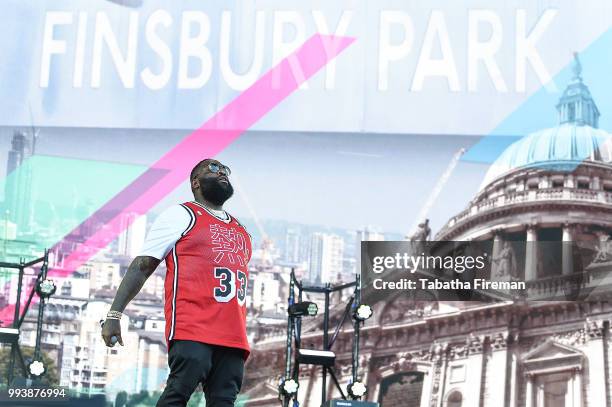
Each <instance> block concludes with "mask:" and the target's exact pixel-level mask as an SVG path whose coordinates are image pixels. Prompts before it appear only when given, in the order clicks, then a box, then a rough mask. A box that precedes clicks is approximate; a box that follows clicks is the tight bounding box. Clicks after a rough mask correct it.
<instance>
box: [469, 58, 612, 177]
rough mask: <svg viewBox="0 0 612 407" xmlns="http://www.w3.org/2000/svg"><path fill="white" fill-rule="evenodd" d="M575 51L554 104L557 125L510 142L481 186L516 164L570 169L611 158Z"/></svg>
mask: <svg viewBox="0 0 612 407" xmlns="http://www.w3.org/2000/svg"><path fill="white" fill-rule="evenodd" d="M574 55H575V62H574V67H573V72H574V76H573V78H572V80H571V82H570V83H569V85H568V86H567V88H566V89H565V91H564V92H563V95H561V98H560V99H559V103H558V104H557V106H556V107H557V111H558V112H559V126H557V127H554V128H550V129H545V130H540V131H537V132H535V133H531V134H529V135H527V136H525V137H523V138H521V139H520V140H518V141H516V142H515V143H513V144H512V145H510V147H508V148H507V149H506V150H505V151H504V152H503V153H502V154H501V155H500V156H499V158H498V159H497V160H496V161H495V162H494V163H493V164H492V165H491V167H490V168H489V170H488V172H487V174H486V175H485V177H484V179H483V182H482V184H481V189H483V188H484V187H486V186H487V185H489V184H490V183H491V182H492V181H494V180H495V179H497V178H499V177H500V176H502V175H504V174H507V173H509V172H511V171H513V170H515V169H518V168H524V167H546V166H548V165H550V166H552V167H554V168H557V167H558V165H559V164H561V165H563V164H566V168H567V169H569V170H570V171H571V170H572V169H574V168H575V167H576V166H577V165H578V164H580V163H581V162H583V161H595V162H603V163H610V162H612V145H611V143H612V138H610V136H611V135H610V134H609V133H608V132H606V131H604V130H600V129H598V125H599V116H600V114H599V110H598V109H597V106H596V105H595V101H594V100H593V97H592V96H591V92H590V91H589V88H588V87H587V86H586V85H585V84H584V83H583V81H582V76H581V73H582V66H581V64H580V60H579V59H578V55H577V54H574Z"/></svg>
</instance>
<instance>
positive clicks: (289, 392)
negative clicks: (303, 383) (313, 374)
mask: <svg viewBox="0 0 612 407" xmlns="http://www.w3.org/2000/svg"><path fill="white" fill-rule="evenodd" d="M299 388H300V384H299V383H298V382H297V381H295V380H294V379H287V378H285V377H283V378H282V379H281V382H280V385H279V390H280V393H281V394H282V395H284V396H287V397H293V396H295V395H296V394H297V392H298V389H299Z"/></svg>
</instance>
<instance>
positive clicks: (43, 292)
mask: <svg viewBox="0 0 612 407" xmlns="http://www.w3.org/2000/svg"><path fill="white" fill-rule="evenodd" d="M55 290H57V287H56V285H55V283H54V282H53V280H49V279H44V280H43V281H40V282H39V283H38V284H37V285H36V293H37V294H38V295H39V296H40V297H42V298H49V297H51V296H52V295H53V294H55Z"/></svg>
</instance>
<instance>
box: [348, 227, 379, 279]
mask: <svg viewBox="0 0 612 407" xmlns="http://www.w3.org/2000/svg"><path fill="white" fill-rule="evenodd" d="M383 240H385V235H384V234H382V233H380V232H377V231H375V230H374V229H372V228H371V227H369V226H366V227H364V228H363V229H361V230H358V231H357V232H356V242H355V267H356V268H357V270H355V271H356V272H358V271H360V270H361V242H368V241H370V242H372V241H383Z"/></svg>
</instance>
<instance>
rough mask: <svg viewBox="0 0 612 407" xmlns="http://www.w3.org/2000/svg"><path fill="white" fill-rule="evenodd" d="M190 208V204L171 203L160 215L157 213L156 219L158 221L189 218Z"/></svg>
mask: <svg viewBox="0 0 612 407" xmlns="http://www.w3.org/2000/svg"><path fill="white" fill-rule="evenodd" d="M189 218H190V215H189V210H188V206H187V205H185V204H184V203H180V204H174V205H170V206H169V207H167V208H166V209H164V210H162V211H161V212H160V213H159V215H157V217H156V220H158V221H162V222H163V221H174V220H179V219H180V220H182V219H189Z"/></svg>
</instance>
